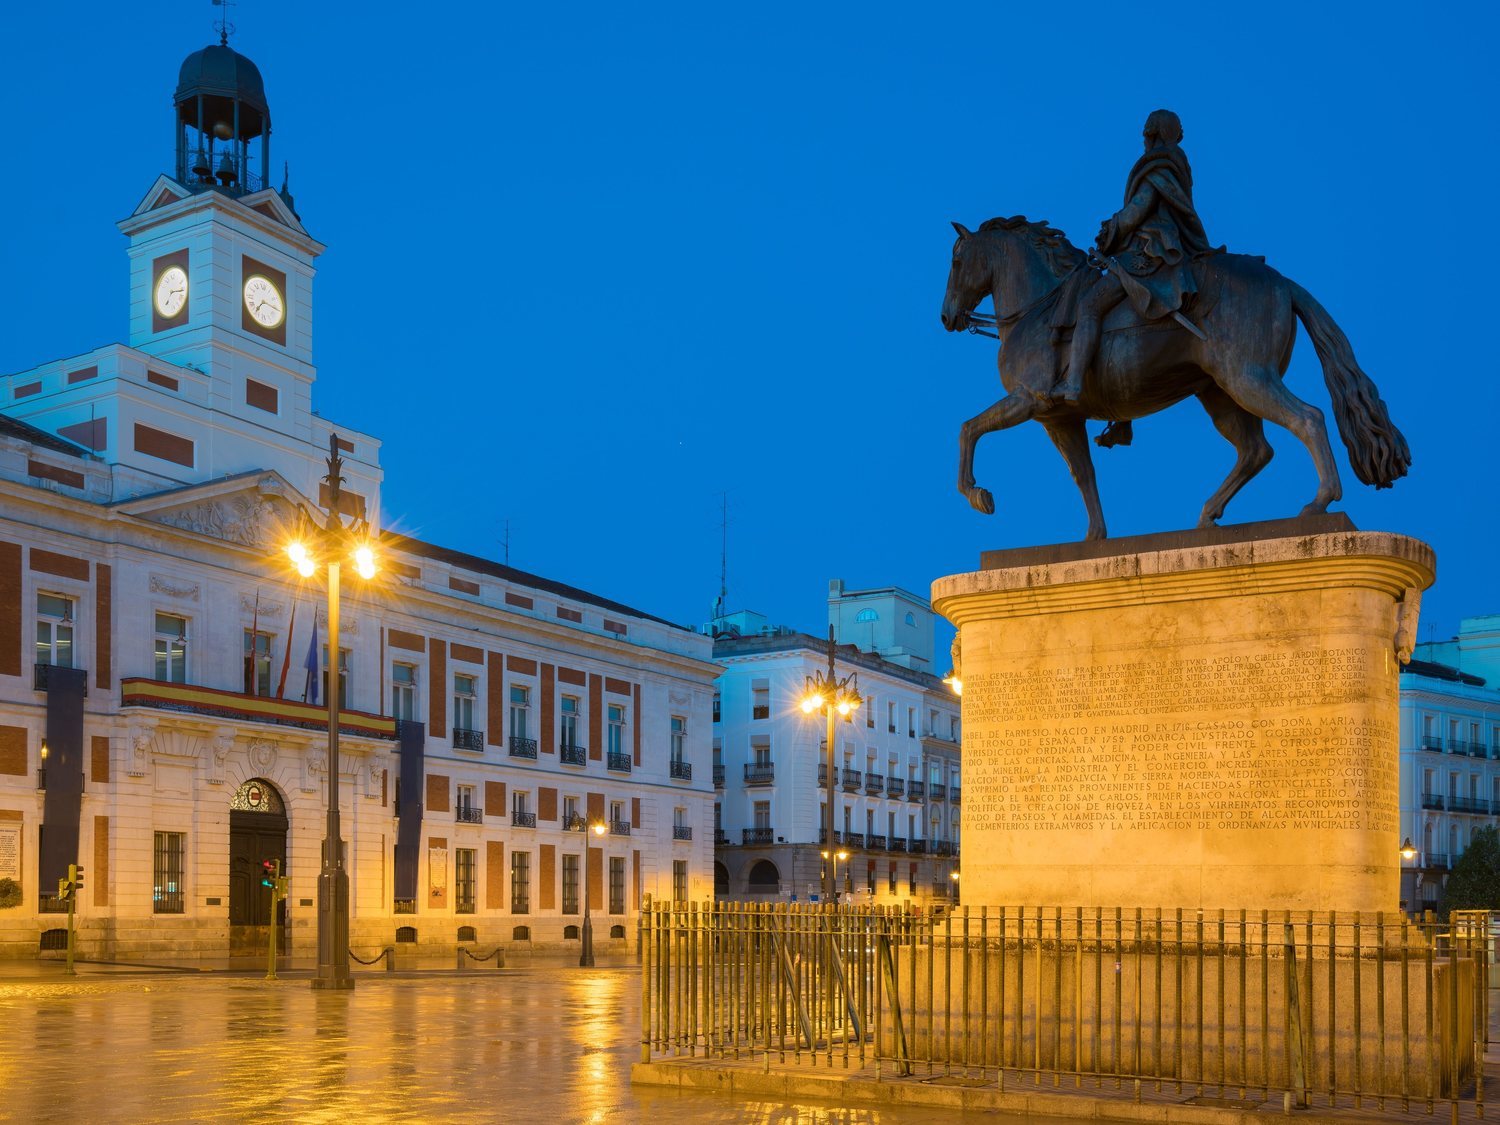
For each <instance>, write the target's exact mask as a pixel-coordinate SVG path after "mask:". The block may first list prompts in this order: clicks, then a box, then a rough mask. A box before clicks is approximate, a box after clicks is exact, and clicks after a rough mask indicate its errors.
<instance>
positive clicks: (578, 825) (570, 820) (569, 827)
mask: <svg viewBox="0 0 1500 1125" xmlns="http://www.w3.org/2000/svg"><path fill="white" fill-rule="evenodd" d="M562 827H563V831H564V832H587V831H588V830H589V822H588V821H587V820H585V819H584V818H583V817H581V816H579V815H578V814H577V813H574V814H573V815H572V816H565V817H563V822H562Z"/></svg>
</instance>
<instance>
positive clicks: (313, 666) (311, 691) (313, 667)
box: [302, 616, 322, 707]
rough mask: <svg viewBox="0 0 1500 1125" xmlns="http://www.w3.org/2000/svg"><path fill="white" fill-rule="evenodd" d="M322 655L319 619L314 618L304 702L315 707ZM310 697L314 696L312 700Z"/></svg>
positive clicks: (308, 651)
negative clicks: (319, 642)
mask: <svg viewBox="0 0 1500 1125" xmlns="http://www.w3.org/2000/svg"><path fill="white" fill-rule="evenodd" d="M320 655H321V654H320V653H319V651H318V619H317V617H316V616H315V617H313V631H312V639H311V640H310V641H308V642H307V659H306V660H305V661H304V662H303V664H304V666H305V667H306V668H307V686H306V687H304V688H303V689H302V702H304V703H311V704H312V705H313V706H314V707H316V706H317V705H318V672H319V671H320V670H321V668H320V665H321V663H322V662H321V660H320V659H319V657H320ZM308 696H312V698H311V699H309V698H308Z"/></svg>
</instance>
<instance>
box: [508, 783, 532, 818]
mask: <svg viewBox="0 0 1500 1125" xmlns="http://www.w3.org/2000/svg"><path fill="white" fill-rule="evenodd" d="M530 804H531V794H530V793H528V792H526V791H525V790H524V789H517V790H514V791H512V793H511V795H510V813H511V817H512V818H513V819H514V818H520V819H522V820H524V819H525V818H526V816H527V815H528V814H529V813H530V811H531V810H530V808H529V806H530Z"/></svg>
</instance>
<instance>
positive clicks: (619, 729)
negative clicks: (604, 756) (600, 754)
mask: <svg viewBox="0 0 1500 1125" xmlns="http://www.w3.org/2000/svg"><path fill="white" fill-rule="evenodd" d="M605 717H606V719H607V720H608V721H607V722H606V724H605V748H606V750H607V751H608V752H609V754H611V755H612V756H613V755H623V754H624V753H625V706H624V704H621V703H611V704H610V705H609V709H608V710H607V712H606V714H605Z"/></svg>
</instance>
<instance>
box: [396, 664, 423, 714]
mask: <svg viewBox="0 0 1500 1125" xmlns="http://www.w3.org/2000/svg"><path fill="white" fill-rule="evenodd" d="M391 717H392V718H395V719H415V718H416V717H417V666H416V665H415V664H402V663H400V662H397V663H395V664H392V665H391Z"/></svg>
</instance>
